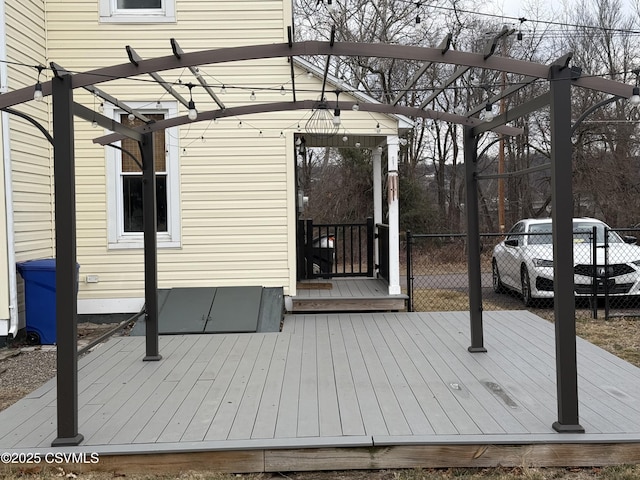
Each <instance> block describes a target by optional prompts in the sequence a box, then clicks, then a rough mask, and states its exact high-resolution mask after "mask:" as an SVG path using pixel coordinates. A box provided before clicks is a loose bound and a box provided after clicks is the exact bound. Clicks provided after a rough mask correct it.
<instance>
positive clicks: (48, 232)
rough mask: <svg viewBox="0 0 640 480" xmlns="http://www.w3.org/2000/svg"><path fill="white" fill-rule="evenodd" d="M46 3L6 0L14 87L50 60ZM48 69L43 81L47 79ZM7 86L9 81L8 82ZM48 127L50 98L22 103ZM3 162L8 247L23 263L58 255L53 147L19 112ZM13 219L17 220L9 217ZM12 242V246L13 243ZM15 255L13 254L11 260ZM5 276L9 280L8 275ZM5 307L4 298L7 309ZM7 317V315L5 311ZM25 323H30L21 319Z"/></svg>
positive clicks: (19, 300) (18, 302) (18, 301)
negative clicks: (9, 213)
mask: <svg viewBox="0 0 640 480" xmlns="http://www.w3.org/2000/svg"><path fill="white" fill-rule="evenodd" d="M45 14H46V12H45V3H44V2H42V1H33V2H24V1H22V0H7V1H5V2H4V19H5V24H4V40H5V42H6V43H5V46H6V60H7V64H6V69H7V85H6V89H7V90H8V91H12V90H15V89H18V88H21V87H24V86H25V85H33V84H34V83H35V82H36V79H37V77H38V71H37V69H36V68H35V66H36V65H44V64H45V63H46V58H47V57H46V24H45ZM47 78H48V77H47V72H46V71H45V72H43V75H42V76H41V79H42V80H47ZM3 86H4V85H3ZM17 109H18V110H20V111H21V112H23V113H26V114H28V115H30V116H31V117H33V118H34V119H35V120H37V121H38V122H39V123H41V124H42V125H45V126H48V119H49V106H48V104H47V103H44V102H43V103H38V102H34V101H31V102H28V103H26V104H24V105H20V106H19V108H17ZM3 127H4V128H3V129H2V136H3V146H4V147H7V146H8V147H9V148H4V149H3V150H4V151H3V161H4V162H10V169H9V171H10V176H11V182H10V183H11V188H10V190H11V191H10V192H9V193H8V195H9V197H10V201H11V202H12V204H10V206H9V208H10V209H11V211H12V213H13V219H14V221H13V224H12V225H10V227H12V230H13V231H14V232H15V234H14V237H13V238H11V236H9V237H8V236H7V223H6V219H2V228H0V230H2V238H3V239H7V240H6V241H7V248H8V249H9V248H14V251H15V260H16V261H18V262H20V261H24V260H31V259H36V258H48V257H52V256H53V255H54V227H53V186H52V182H53V179H52V162H51V153H52V152H51V149H50V144H49V142H48V141H47V140H46V139H45V137H44V136H43V135H42V134H41V133H40V132H39V131H38V130H37V129H36V128H35V127H34V126H33V125H31V124H30V123H28V122H27V121H25V120H23V119H21V118H19V117H16V116H14V115H4V119H3ZM4 193H5V192H3V197H2V198H3V200H4ZM9 221H11V220H10V219H9ZM11 244H12V245H11ZM9 259H11V256H7V259H6V261H7V262H8V261H9ZM6 267H7V268H6V270H5V269H3V271H7V272H8V273H9V275H8V276H9V278H7V283H6V284H5V283H4V281H3V282H1V283H0V289H1V290H2V295H1V296H2V297H5V288H6V289H9V284H10V282H13V278H12V277H13V276H14V265H13V264H12V265H9V264H8V263H7V265H6ZM3 280H4V279H3ZM17 286H18V291H17V295H16V297H15V298H11V295H9V294H8V293H7V298H8V302H10V303H15V305H11V308H12V309H13V308H15V309H16V311H17V310H22V308H21V307H22V304H23V301H24V297H23V294H22V289H23V284H22V281H21V279H20V277H19V276H18V279H17ZM3 307H4V298H3V302H2V308H3ZM0 316H3V315H0ZM20 326H24V325H23V324H21V325H20Z"/></svg>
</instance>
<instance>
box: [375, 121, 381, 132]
mask: <svg viewBox="0 0 640 480" xmlns="http://www.w3.org/2000/svg"><path fill="white" fill-rule="evenodd" d="M381 131H382V129H381V128H380V122H378V123H377V124H376V133H380V132H381Z"/></svg>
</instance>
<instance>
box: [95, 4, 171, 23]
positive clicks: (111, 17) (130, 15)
mask: <svg viewBox="0 0 640 480" xmlns="http://www.w3.org/2000/svg"><path fill="white" fill-rule="evenodd" d="M100 21H101V22H116V23H157V22H175V21H176V9H175V0H100Z"/></svg>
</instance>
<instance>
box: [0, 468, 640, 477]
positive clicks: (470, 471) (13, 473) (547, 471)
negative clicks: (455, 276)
mask: <svg viewBox="0 0 640 480" xmlns="http://www.w3.org/2000/svg"><path fill="white" fill-rule="evenodd" d="M2 473H3V471H2V470H1V469H0V474H2ZM2 478H4V479H6V480H24V479H31V480H44V479H47V480H49V479H60V478H76V479H79V480H113V479H114V478H126V479H131V480H170V479H177V480H238V479H241V480H267V479H283V480H333V479H336V480H365V479H366V480H452V479H454V480H551V479H566V480H596V479H599V480H632V479H633V480H635V479H638V478H640V466H639V465H622V466H614V467H605V468H571V469H564V468H483V469H475V468H448V469H439V470H434V469H424V470H423V469H413V470H367V471H341V472H304V473H295V472H289V473H262V474H220V473H215V472H185V473H182V474H180V475H166V476H165V475H160V476H158V475H156V476H151V475H126V476H125V475H119V474H114V473H112V472H108V473H105V472H95V473H73V472H71V471H65V470H63V469H62V468H55V467H51V468H47V467H45V468H41V467H35V468H22V469H13V470H5V471H4V475H3V476H2Z"/></svg>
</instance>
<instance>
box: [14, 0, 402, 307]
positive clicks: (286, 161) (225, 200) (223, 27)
mask: <svg viewBox="0 0 640 480" xmlns="http://www.w3.org/2000/svg"><path fill="white" fill-rule="evenodd" d="M285 3H287V1H286V0H285V1H284V3H283V2H281V1H280V0H273V1H271V0H260V1H226V2H220V1H204V0H188V1H182V0H177V1H176V16H177V23H176V24H150V25H144V24H135V25H133V24H120V25H119V24H115V23H109V24H104V23H103V24H101V23H99V21H98V0H90V1H89V0H86V1H66V0H65V1H54V0H49V1H48V2H47V9H48V24H47V26H48V56H49V58H50V59H51V60H53V61H55V62H57V63H59V64H61V65H63V66H64V67H65V68H67V69H69V70H70V71H84V70H89V69H94V68H99V67H104V66H108V65H112V64H118V63H126V62H127V61H128V60H127V56H126V52H125V45H131V46H132V47H134V48H135V49H136V51H137V52H138V53H139V54H140V56H142V57H143V58H151V57H155V56H165V55H170V54H171V47H170V44H169V39H170V38H172V37H173V38H176V39H177V40H178V42H179V43H180V46H181V47H182V48H183V49H184V50H185V51H187V52H189V51H195V50H204V49H211V48H222V47H229V46H239V45H253V44H259V43H275V42H278V43H279V42H283V41H286V27H287V26H288V25H290V22H291V20H290V19H291V9H290V6H289V5H284V4H285ZM201 71H202V73H203V76H204V78H205V79H206V81H207V82H208V83H209V84H210V85H211V86H212V87H213V88H214V90H215V92H216V93H218V91H219V87H220V85H222V84H225V85H227V86H228V87H229V88H228V93H227V94H225V95H222V94H220V98H221V100H222V101H223V102H224V103H225V105H226V106H227V107H233V106H239V105H246V104H247V103H248V102H249V94H250V93H251V89H254V90H255V92H256V96H257V99H256V102H274V101H275V102H279V101H283V100H290V99H291V78H290V65H289V64H288V62H287V60H286V59H280V58H278V59H267V60H255V61H244V62H234V63H230V64H224V65H208V66H207V65H205V66H202V67H201ZM305 73H306V72H305V71H298V70H296V85H297V88H298V97H297V98H298V99H304V98H305V96H306V97H307V98H312V99H315V96H316V95H317V94H316V93H304V91H305V90H306V89H311V90H315V91H317V90H318V89H319V86H320V85H321V80H319V79H317V78H312V79H309V78H307V76H306V75H305ZM162 76H163V77H164V78H165V79H166V80H167V81H172V82H177V81H178V79H180V80H181V81H182V82H183V83H187V82H193V83H197V81H196V79H195V78H193V77H192V76H191V75H190V73H189V72H188V71H185V70H183V69H180V70H179V71H169V72H163V73H162ZM149 80H150V77H148V76H145V77H141V78H138V79H126V80H119V81H111V82H108V83H104V84H101V85H98V87H99V88H101V89H103V90H105V91H106V92H108V93H109V94H110V95H112V96H114V97H117V98H118V99H119V100H120V101H123V102H125V103H126V102H127V101H129V102H149V105H150V106H151V107H153V105H154V104H155V102H156V101H157V100H160V101H162V102H169V101H173V99H172V98H171V97H170V96H169V95H168V94H166V93H165V92H164V90H163V89H161V88H160V87H159V86H158V85H155V84H154V83H152V82H150V81H149ZM282 85H284V86H285V88H286V89H287V95H286V96H284V97H283V96H281V95H280V92H279V90H280V86H282ZM232 87H235V88H232ZM176 88H177V89H178V91H179V92H180V93H182V94H183V95H185V96H188V91H187V89H186V88H183V89H180V88H179V87H176ZM193 97H194V100H195V102H196V105H197V108H198V110H199V111H201V112H203V111H206V110H209V109H216V108H217V107H216V105H215V103H214V102H213V100H212V99H211V98H209V97H208V96H207V95H206V94H205V93H204V92H203V91H202V89H201V88H194V90H193ZM75 98H76V101H79V102H82V103H83V104H84V105H86V106H87V107H89V108H93V106H94V105H95V100H94V98H93V97H92V96H91V95H90V94H88V93H86V92H79V91H76V93H75ZM342 99H344V100H345V101H347V100H348V99H347V96H346V94H345V95H341V100H342ZM98 102H99V100H98ZM180 112H181V114H185V113H186V111H185V109H184V108H182V107H181V109H180ZM309 115H310V112H304V111H293V112H274V113H270V114H262V115H252V116H248V117H244V118H242V119H241V120H242V122H243V128H238V126H237V125H238V122H239V120H240V119H238V118H226V119H222V120H221V121H220V122H219V123H214V122H209V121H205V122H199V123H196V124H193V125H191V126H184V127H182V128H181V129H180V131H179V133H178V135H177V138H172V140H171V141H172V142H177V144H178V146H179V151H180V159H179V175H180V204H181V208H180V216H181V239H180V240H181V246H180V248H167V249H161V250H160V251H159V254H158V271H159V273H158V278H159V287H160V288H165V287H183V286H220V285H263V286H282V287H284V288H285V293H289V292H291V291H293V289H294V288H295V245H296V243H295V219H296V212H295V208H294V207H295V185H294V181H293V179H294V168H295V159H294V144H293V136H294V134H295V133H297V132H299V131H300V132H301V131H302V130H303V129H304V125H305V123H306V121H307V119H308V117H309ZM377 122H380V124H381V126H382V127H383V129H384V130H383V133H382V134H383V135H384V134H391V133H393V132H395V124H394V122H393V121H392V120H391V119H389V118H386V117H382V116H372V115H370V114H368V113H365V112H352V111H348V112H347V111H345V112H343V123H344V125H345V128H346V129H347V130H348V133H349V134H357V133H373V131H374V128H375V124H376V123H377ZM298 125H300V128H298ZM75 130H76V145H75V147H76V175H77V188H76V190H77V197H76V198H77V219H78V223H77V232H78V233H77V234H78V239H77V244H78V261H79V263H80V265H81V270H80V273H81V275H80V293H79V295H80V299H82V300H88V299H116V298H132V297H133V298H136V297H138V298H139V297H142V296H143V291H144V290H143V289H144V274H143V250H142V249H141V248H140V249H127V250H125V249H110V248H108V239H107V221H108V213H107V195H108V192H107V188H106V176H107V166H106V165H105V148H103V147H100V146H96V145H94V144H93V143H92V139H93V138H95V137H96V136H99V135H102V134H103V132H102V130H97V129H93V128H91V126H90V125H89V124H88V123H87V122H84V121H81V120H78V119H76V121H75ZM260 131H262V132H263V136H262V137H260V136H259V132H260ZM281 132H282V133H283V136H284V138H281V136H280V133H281ZM203 139H204V141H202V140H203ZM43 151H44V152H46V151H47V149H46V148H44V149H43ZM25 157H26V155H25ZM25 161H26V158H25ZM38 168H39V167H38ZM40 170H42V173H45V172H46V171H45V169H44V168H42V169H40ZM29 173H30V172H29V170H21V171H20V175H18V176H17V181H16V183H18V181H19V183H20V184H24V185H26V184H27V183H29V178H27V177H25V176H27V175H28V174H29ZM46 186H47V183H46V182H42V188H45V187H46ZM25 188H26V187H25ZM39 188H40V187H39ZM23 190H24V191H23V194H24V193H26V190H25V189H23ZM17 194H19V193H17ZM45 196H46V195H45ZM22 201H23V202H26V198H24V199H23V200H22ZM34 201H35V200H34ZM39 201H41V202H43V203H46V202H44V198H43V199H39ZM39 205H40V204H39ZM40 207H42V208H44V207H43V206H42V205H40ZM33 211H38V212H39V213H38V216H36V215H35V213H32V214H31V215H32V216H31V221H32V222H41V221H43V220H45V217H44V214H45V212H44V210H43V211H40V210H38V209H34V210H33ZM32 233H33V231H32V230H31V229H30V228H29V227H28V226H26V225H25V226H24V228H23V229H22V230H21V231H20V235H21V236H23V241H25V242H28V241H35V239H34V238H32V237H31V235H32ZM88 274H91V275H98V277H99V282H98V283H85V281H84V280H85V278H86V275H88Z"/></svg>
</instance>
